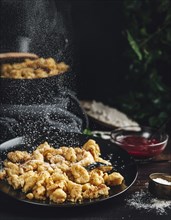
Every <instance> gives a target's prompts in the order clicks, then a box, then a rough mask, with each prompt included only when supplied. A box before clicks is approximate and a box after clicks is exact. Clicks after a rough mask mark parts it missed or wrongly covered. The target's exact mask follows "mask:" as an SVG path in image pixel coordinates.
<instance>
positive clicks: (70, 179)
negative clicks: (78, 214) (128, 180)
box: [0, 139, 124, 203]
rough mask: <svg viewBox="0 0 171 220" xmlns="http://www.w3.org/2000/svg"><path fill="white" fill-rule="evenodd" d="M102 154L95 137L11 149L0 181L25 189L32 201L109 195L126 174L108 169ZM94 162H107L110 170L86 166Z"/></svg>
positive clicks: (61, 200) (0, 173)
mask: <svg viewBox="0 0 171 220" xmlns="http://www.w3.org/2000/svg"><path fill="white" fill-rule="evenodd" d="M100 155H101V152H100V148H99V145H98V144H97V143H96V142H95V141H94V140H92V139H89V140H88V141H87V142H86V143H85V144H84V145H83V146H82V147H66V146H62V147H60V148H54V147H52V146H50V145H49V144H48V143H47V142H45V143H43V144H41V145H39V146H38V147H37V148H36V149H35V150H34V151H33V152H31V153H29V152H26V151H18V150H16V151H14V152H9V153H8V154H7V159H6V160H5V161H4V168H3V170H1V171H0V180H6V181H7V182H8V183H9V184H10V185H11V186H12V187H13V188H14V189H15V190H17V189H20V190H22V192H23V193H25V194H26V197H27V198H28V199H30V200H31V199H37V200H50V201H53V202H54V203H63V202H65V201H71V202H81V201H83V200H85V199H95V198H98V197H100V196H108V195H109V191H110V187H111V186H116V185H121V184H122V182H123V180H124V177H123V176H122V175H121V174H120V173H119V172H108V171H111V169H112V166H111V163H110V162H109V161H108V160H104V159H103V158H102V157H100ZM95 162H103V163H105V164H106V165H108V166H107V167H108V169H103V167H99V168H97V167H96V168H94V169H91V170H89V169H87V166H88V165H90V164H93V163H95Z"/></svg>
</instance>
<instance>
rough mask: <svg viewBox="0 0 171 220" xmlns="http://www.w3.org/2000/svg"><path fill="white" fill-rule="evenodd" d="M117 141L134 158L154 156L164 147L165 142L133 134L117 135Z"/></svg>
mask: <svg viewBox="0 0 171 220" xmlns="http://www.w3.org/2000/svg"><path fill="white" fill-rule="evenodd" d="M117 142H119V144H120V146H121V147H122V148H123V149H125V150H126V151H128V153H129V154H131V155H133V156H134V157H136V158H149V157H153V156H156V155H158V154H160V153H161V152H162V151H163V149H164V147H165V143H163V142H162V143H161V144H160V142H159V141H158V140H157V139H155V138H153V139H147V138H145V137H141V136H133V135H128V136H119V137H117ZM150 145H151V146H150Z"/></svg>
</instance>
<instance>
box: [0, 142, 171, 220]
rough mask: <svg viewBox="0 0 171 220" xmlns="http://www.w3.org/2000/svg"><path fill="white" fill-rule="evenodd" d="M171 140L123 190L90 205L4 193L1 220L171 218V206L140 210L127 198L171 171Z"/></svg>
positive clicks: (1, 196) (0, 202)
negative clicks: (42, 202) (57, 204)
mask: <svg viewBox="0 0 171 220" xmlns="http://www.w3.org/2000/svg"><path fill="white" fill-rule="evenodd" d="M170 147H171V144H170V143H168V145H167V147H166V149H165V151H164V152H163V154H162V155H160V156H158V157H157V158H156V159H155V160H156V161H155V160H154V161H152V162H150V163H146V164H139V165H138V177H137V180H136V181H135V183H134V184H133V185H132V186H131V187H130V188H129V189H128V190H127V191H126V192H124V193H123V194H121V195H119V196H117V197H115V198H112V199H109V200H106V201H104V202H100V203H97V204H93V205H90V206H82V207H72V208H71V207H68V208H54V207H45V206H36V205H32V204H26V203H22V202H19V201H16V200H14V199H12V198H9V197H8V196H7V195H4V194H2V193H0V220H22V219H24V220H40V219H41V220H43V219H48V220H55V219H62V220H63V219H75V220H79V219H80V220H81V219H83V220H97V219H99V220H110V219H111V220H113V219H114V220H122V219H125V220H126V219H146V220H147V219H152V218H153V219H165V220H167V219H170V217H171V209H168V210H167V213H165V214H162V215H159V214H157V213H156V211H155V210H154V211H150V212H147V211H146V210H137V209H135V208H133V207H129V206H128V205H127V198H130V197H131V196H132V195H134V193H135V192H137V191H140V190H141V189H142V190H148V188H147V184H148V177H149V175H150V174H151V173H154V172H167V173H170V172H171V169H170V168H171V162H169V161H163V160H168V159H170V160H171V154H170Z"/></svg>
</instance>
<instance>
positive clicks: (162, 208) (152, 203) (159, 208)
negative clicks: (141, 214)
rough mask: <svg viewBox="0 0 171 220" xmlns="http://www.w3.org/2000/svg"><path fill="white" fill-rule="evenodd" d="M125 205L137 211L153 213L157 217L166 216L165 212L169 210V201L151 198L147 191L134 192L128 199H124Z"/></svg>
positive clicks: (170, 203) (170, 207)
mask: <svg viewBox="0 0 171 220" xmlns="http://www.w3.org/2000/svg"><path fill="white" fill-rule="evenodd" d="M126 204H127V206H130V207H132V208H135V209H137V210H143V209H145V210H146V211H147V212H152V211H155V212H156V214H158V215H163V214H164V215H166V214H167V210H168V209H171V201H170V200H161V199H157V198H155V197H152V195H151V194H150V193H149V192H148V191H143V190H141V191H137V192H135V193H134V194H133V195H132V196H131V197H130V198H128V199H126Z"/></svg>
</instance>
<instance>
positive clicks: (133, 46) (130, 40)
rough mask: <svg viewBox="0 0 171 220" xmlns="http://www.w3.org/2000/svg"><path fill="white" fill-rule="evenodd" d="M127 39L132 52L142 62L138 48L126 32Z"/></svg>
mask: <svg viewBox="0 0 171 220" xmlns="http://www.w3.org/2000/svg"><path fill="white" fill-rule="evenodd" d="M127 39H128V42H129V44H130V46H131V47H132V49H133V51H134V52H135V53H136V55H137V56H138V59H139V60H142V58H143V57H142V53H141V51H140V48H139V46H138V44H137V43H136V41H135V40H134V38H133V37H132V35H131V33H130V32H129V31H127Z"/></svg>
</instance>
